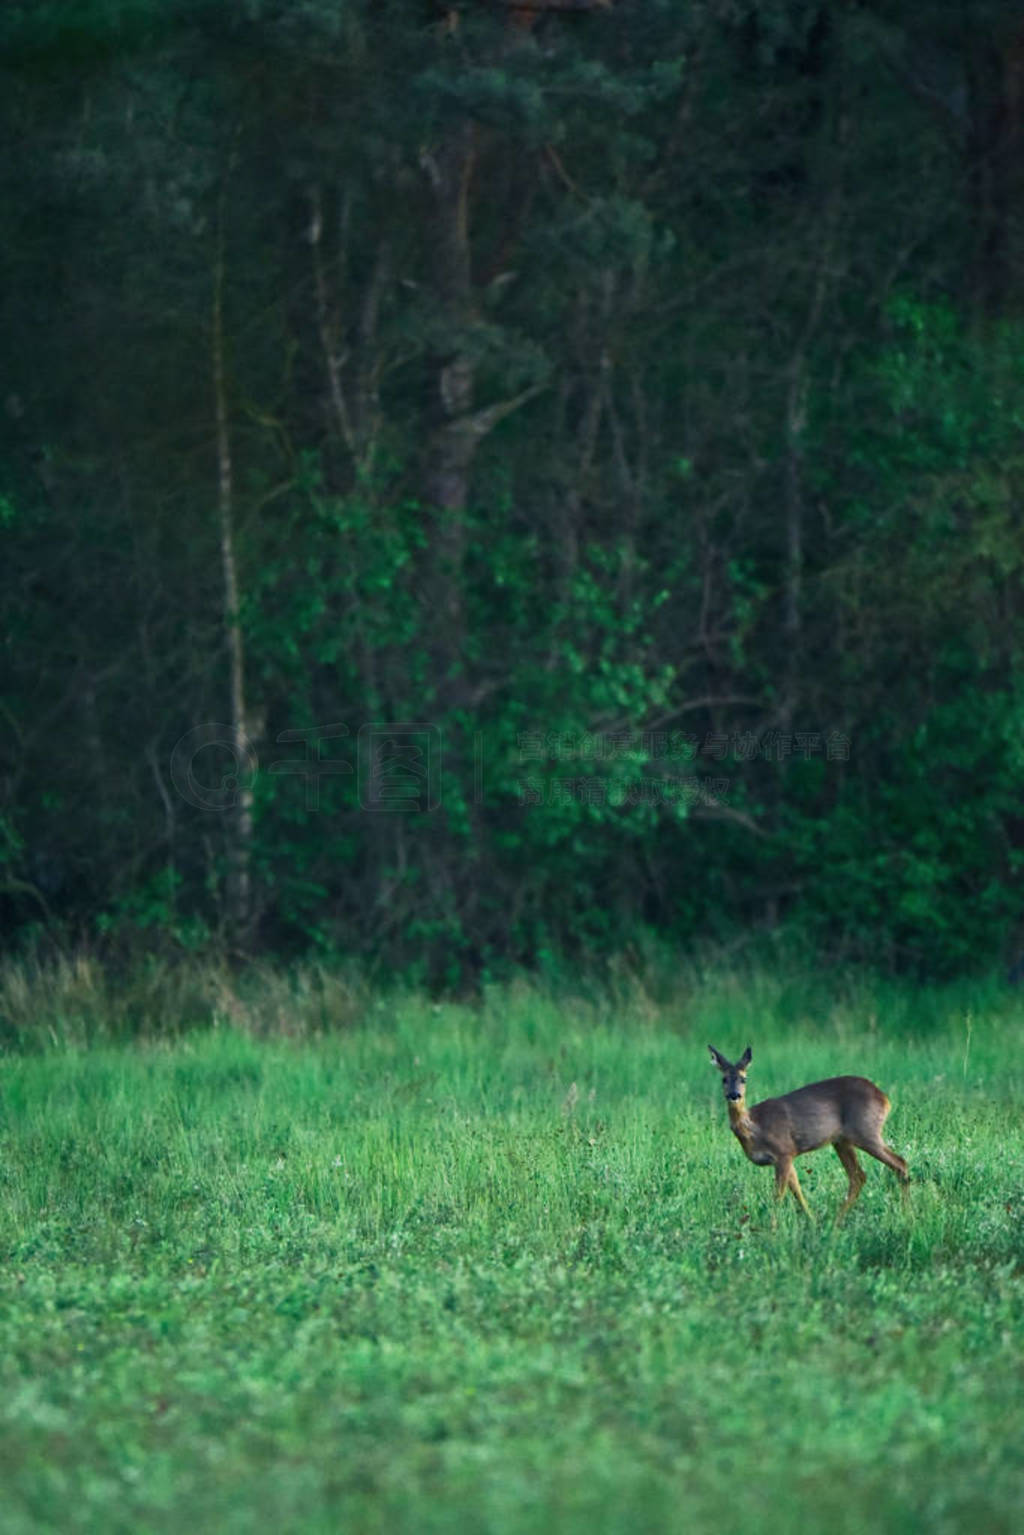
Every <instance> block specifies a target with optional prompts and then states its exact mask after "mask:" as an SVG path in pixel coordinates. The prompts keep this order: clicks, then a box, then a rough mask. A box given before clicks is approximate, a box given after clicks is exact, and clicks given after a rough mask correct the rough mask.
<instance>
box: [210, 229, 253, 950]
mask: <svg viewBox="0 0 1024 1535" xmlns="http://www.w3.org/2000/svg"><path fill="white" fill-rule="evenodd" d="M223 300H224V220H223V207H222V208H221V217H220V229H219V231H218V249H217V257H216V265H215V269H214V283H213V336H212V353H213V356H212V363H213V396H214V412H215V418H216V437H217V511H218V519H219V523H220V561H221V577H222V580H223V592H224V598H223V601H224V635H225V640H226V644H227V652H228V672H229V708H230V721H231V751H232V754H233V756H234V759H235V773H236V775H237V788H236V792H235V802H234V804H233V806H232V807H231V808H230V810H229V811H228V817H229V819H228V834H227V851H228V879H227V918H228V925H229V928H230V930H231V934H232V937H233V938H234V940H235V941H236V942H238V941H242V940H244V938H245V936H246V933H247V930H248V927H249V924H250V921H251V917H252V878H251V867H252V836H253V792H252V784H251V781H250V776H249V771H248V764H249V755H250V753H249V740H248V735H247V732H246V707H245V646H244V640H243V636H242V625H241V621H240V618H239V602H238V560H237V555H236V551H235V507H234V466H233V463H232V458H231V437H230V433H229V431H228V409H227V390H226V386H225V378H224V302H223Z"/></svg>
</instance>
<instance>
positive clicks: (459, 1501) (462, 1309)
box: [0, 975, 1024, 1535]
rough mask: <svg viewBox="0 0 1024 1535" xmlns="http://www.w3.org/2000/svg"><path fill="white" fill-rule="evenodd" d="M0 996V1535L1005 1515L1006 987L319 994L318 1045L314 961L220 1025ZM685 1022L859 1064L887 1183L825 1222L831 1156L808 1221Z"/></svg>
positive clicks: (702, 1030) (1023, 1460)
mask: <svg viewBox="0 0 1024 1535" xmlns="http://www.w3.org/2000/svg"><path fill="white" fill-rule="evenodd" d="M79 980H81V978H79ZM12 984H13V983H11V982H10V977H8V987H7V991H6V993H4V992H0V1012H2V1011H3V1002H4V997H6V1008H7V1011H6V1019H7V1025H6V1026H7V1037H8V1038H17V1039H18V1040H19V1041H20V1045H21V1046H22V1048H21V1049H19V1050H17V1051H12V1052H10V1053H8V1054H7V1056H6V1057H5V1058H4V1060H3V1062H2V1064H0V1088H2V1095H0V1180H2V1181H0V1192H2V1199H0V1254H2V1263H0V1531H2V1532H3V1535H23V1532H29V1531H33V1532H34V1531H45V1530H60V1531H62V1532H64V1531H78V1530H82V1531H85V1530H88V1531H94V1530H95V1531H103V1532H105V1535H106V1532H117V1531H125V1532H128V1531H131V1532H133V1535H137V1532H146V1531H154V1532H161V1531H179V1530H181V1531H185V1530H204V1531H208V1530H216V1531H218V1532H221V1531H224V1532H233V1531H257V1530H266V1529H285V1530H289V1531H293V1530H294V1531H302V1532H307V1531H308V1532H319V1531H325V1532H326V1531H338V1530H344V1531H346V1532H347V1535H348V1532H361V1531H368V1532H370V1531H373V1532H377V1531H379V1532H380V1535H385V1532H387V1535H396V1532H398V1535H401V1532H406V1531H407V1532H416V1535H421V1532H427V1535H429V1532H433V1531H441V1530H453V1531H455V1530H458V1531H467V1532H470V1535H473V1532H501V1535H505V1532H509V1535H516V1532H545V1535H547V1532H568V1531H576V1530H579V1531H581V1532H582V1531H584V1530H587V1531H597V1532H618V1531H623V1532H625V1531H627V1530H628V1531H637V1530H639V1531H644V1532H660V1531H704V1530H707V1531H709V1532H713V1535H729V1532H731V1531H736V1532H737V1535H738V1532H740V1531H742V1532H744V1535H758V1532H761V1531H763V1532H765V1535H768V1532H769V1531H770V1532H774V1535H787V1532H789V1531H793V1532H796V1531H798V1530H799V1531H810V1532H816V1531H821V1532H826V1531H827V1532H829V1535H848V1532H849V1535H853V1532H872V1535H875V1532H879V1531H882V1532H884V1531H890V1530H891V1531H893V1532H895V1531H900V1532H905V1531H907V1530H922V1531H924V1530H927V1531H928V1532H929V1535H935V1532H943V1531H971V1532H975V1531H977V1532H986V1535H988V1532H999V1531H1006V1532H1010V1531H1011V1530H1016V1529H1018V1528H1019V1526H1020V1517H1021V1514H1020V1511H1021V1508H1022V1507H1024V1448H1022V1447H1024V1355H1022V1349H1021V1342H1022V1337H1024V1332H1022V1321H1024V1237H1022V1226H1021V1217H1022V1212H1024V1173H1022V1162H1021V1125H1022V1122H1024V1120H1022V1109H1024V1075H1022V1071H1021V1068H1020V1066H1019V1065H1018V1058H1019V1055H1020V1044H1021V1040H1022V1022H1024V1006H1022V1004H1021V1003H1020V1002H1018V1001H1017V1000H1015V999H1014V998H1013V997H1012V996H1009V995H1008V994H1004V993H1001V992H999V991H998V990H997V989H990V990H989V991H988V992H987V993H985V992H981V993H978V992H976V993H975V994H974V995H973V996H971V997H968V996H967V995H966V994H961V993H953V992H941V993H940V992H930V993H927V994H918V995H915V994H914V992H913V991H912V990H909V989H908V990H905V991H900V990H897V989H893V988H891V987H890V988H884V987H872V986H871V985H870V984H868V983H866V982H865V983H861V984H859V985H853V984H852V983H847V984H845V985H844V986H842V987H839V986H833V987H832V988H829V987H827V986H824V985H821V986H817V987H814V988H808V987H806V986H803V987H801V986H796V985H788V984H786V983H785V982H784V981H781V980H772V979H770V978H768V979H766V978H764V977H757V976H748V977H746V978H744V979H742V980H741V979H739V978H735V979H728V978H724V977H721V976H719V977H712V978H710V979H709V980H707V981H706V982H704V983H698V982H696V981H694V982H693V983H692V984H691V985H689V986H688V987H685V988H681V989H680V992H679V995H678V996H677V998H675V999H674V1000H665V999H663V1000H662V1001H660V1002H659V1001H657V1000H652V999H651V998H650V997H649V996H648V995H647V994H646V993H645V992H644V991H643V990H642V989H641V988H640V987H639V986H633V987H629V986H626V985H623V986H622V987H621V988H620V995H618V996H617V997H615V996H612V995H609V996H608V997H606V998H604V999H603V1000H602V998H601V997H599V996H595V997H591V998H590V999H589V1000H580V999H575V1000H574V999H572V998H570V997H563V998H561V999H556V998H552V997H550V996H543V995H539V994H537V993H536V992H533V991H531V990H529V989H528V988H526V987H520V988H515V987H513V988H509V989H507V990H504V991H501V992H495V993H494V994H492V995H490V996H488V997H487V998H486V999H485V1001H484V1003H483V1004H482V1005H481V1006H480V1007H478V1008H468V1007H457V1006H443V1007H437V1006H432V1005H430V1004H429V1003H426V1002H424V1001H422V1000H418V999H416V998H393V999H390V1000H389V999H387V998H381V997H377V998H374V997H372V996H369V995H362V994H359V995H358V996H357V995H356V993H355V992H353V991H352V990H351V988H349V989H347V990H346V991H345V996H346V997H347V998H348V1002H347V1003H346V1009H347V1010H344V1016H343V1017H342V1019H341V1021H342V1022H343V1024H344V1027H343V1028H342V1029H340V1030H339V1031H337V1032H334V1033H331V1032H329V1025H330V1024H331V1022H332V1021H333V1020H332V1018H331V1016H330V1014H331V1011H332V1009H334V1008H335V1007H336V1006H337V1007H339V1008H340V1004H339V1003H338V998H337V997H333V999H332V996H331V994H330V993H329V990H328V987H327V979H326V978H325V977H324V976H320V977H319V978H316V977H313V978H312V979H311V978H310V976H309V975H307V976H306V977H305V979H299V980H296V979H294V978H293V979H292V981H290V982H289V981H287V980H285V979H283V978H278V979H276V980H274V979H272V978H270V977H267V976H264V977H262V978H261V980H260V983H259V986H258V987H257V985H256V982H255V981H253V982H252V987H253V990H252V992H251V994H250V995H249V997H248V999H247V998H246V995H245V987H244V985H243V986H242V987H240V988H237V989H236V991H235V992H234V993H232V994H231V999H230V1005H229V999H228V995H227V993H226V992H225V994H224V996H223V997H222V999H221V1002H222V1004H223V1005H222V1006H221V1004H218V1006H220V1016H224V1017H231V1018H232V1019H233V1026H232V1027H228V1026H223V1027H218V1028H215V1029H213V1030H205V1031H193V1032H191V1033H188V1032H185V1033H182V1034H180V1035H179V1036H178V1037H171V1038H168V1039H166V1040H164V1041H161V1040H160V1039H158V1038H156V1037H154V1036H153V1035H152V1033H150V1035H149V1036H148V1037H141V1038H139V1039H137V1040H135V1041H134V1042H128V1043H123V1042H121V1043H118V1042H106V1043H105V1042H103V1041H102V1040H100V1041H99V1042H96V1041H95V1040H94V1041H93V1043H91V1044H89V1045H86V1044H85V1043H84V1042H82V1041H84V1038H85V1035H86V1034H87V1033H88V1032H89V1031H88V1029H87V1028H86V1026H85V1025H84V1024H83V1023H82V1015H81V1013H80V1012H79V1013H78V1014H75V1013H74V1009H73V1008H72V1009H71V1012H69V1011H68V1007H69V1006H70V1004H67V1000H66V997H65V1003H64V1004H61V1005H62V1006H64V1012H61V1009H60V1007H59V1006H58V1000H59V998H58V996H57V993H56V992H55V993H53V994H44V992H43V990H42V989H39V990H37V995H38V996H39V999H40V1000H39V1016H38V1019H37V1026H36V1030H35V1034H34V1035H33V1033H32V1031H31V1028H30V1021H31V1020H30V1014H31V1007H30V1005H29V996H30V993H29V992H26V993H25V996H24V997H23V998H22V1002H23V1003H24V1009H23V1013H18V1014H17V1016H15V1012H16V1007H17V1006H21V1003H19V1002H18V1001H17V998H16V997H14V993H13V992H12V990H11V985H12ZM69 984H71V983H69ZM74 984H78V983H77V982H75V983H74ZM225 984H226V983H225ZM62 985H63V983H62ZM289 987H290V995H291V1003H290V1004H289V1001H288V996H289ZM275 988H276V989H275ZM16 989H17V988H16V987H15V991H16ZM30 990H31V989H30ZM66 990H67V987H64V988H63V990H61V988H58V991H59V992H60V995H61V996H63V995H64V993H65V991H66ZM12 997H14V1000H12ZM317 998H319V1000H318V1001H317ZM968 1007H970V1009H971V1013H970V1027H969V1029H968V1024H967V1009H968ZM289 1008H290V1011H289ZM261 1009H264V1010H265V1011H261ZM76 1018H77V1020H78V1021H77V1022H76V1021H75V1020H76ZM122 1021H123V1020H122ZM187 1021H189V1020H187V1019H181V1018H179V1019H169V1020H167V1023H168V1026H169V1027H170V1028H173V1026H175V1025H179V1026H180V1025H181V1024H183V1023H184V1022H187ZM285 1026H291V1027H292V1028H293V1029H294V1031H295V1037H291V1038H289V1037H285V1036H283V1035H282V1034H281V1032H280V1029H281V1028H282V1027H285ZM261 1030H262V1034H261V1033H260V1032H259V1031H261ZM93 1032H95V1030H93ZM707 1039H710V1040H711V1041H712V1042H713V1043H715V1044H716V1045H718V1046H719V1048H720V1049H722V1050H724V1051H725V1052H726V1053H729V1052H734V1053H738V1052H739V1050H740V1049H741V1048H742V1047H743V1045H745V1044H747V1043H748V1042H749V1043H751V1044H752V1045H753V1048H754V1061H753V1065H752V1068H751V1077H750V1093H751V1098H752V1099H756V1098H757V1097H760V1096H766V1095H768V1094H770V1093H773V1092H782V1091H785V1090H786V1089H787V1088H790V1087H794V1086H796V1085H798V1084H799V1083H801V1082H803V1081H809V1080H813V1079H814V1078H815V1077H817V1076H822V1075H829V1074H832V1073H837V1072H843V1071H855V1072H863V1073H865V1074H866V1075H869V1076H871V1077H872V1078H874V1079H875V1080H876V1081H877V1082H879V1084H880V1085H881V1086H883V1087H884V1088H885V1089H886V1091H887V1092H888V1093H889V1095H890V1096H891V1098H892V1099H893V1104H894V1109H893V1113H892V1116H891V1118H890V1120H889V1124H888V1127H887V1134H888V1137H889V1139H890V1141H891V1142H892V1144H893V1145H894V1146H895V1147H896V1149H897V1150H899V1151H900V1152H901V1153H902V1154H903V1155H905V1156H906V1158H907V1160H908V1161H909V1163H910V1167H911V1172H912V1174H913V1176H914V1178H915V1183H914V1186H913V1188H912V1190H911V1194H910V1198H909V1200H908V1201H907V1202H906V1204H905V1203H904V1202H903V1201H902V1200H901V1198H900V1195H899V1191H898V1185H897V1183H896V1180H895V1179H894V1178H893V1176H892V1175H891V1174H890V1173H889V1172H888V1171H887V1170H886V1169H885V1168H883V1167H881V1166H880V1165H879V1164H877V1163H875V1162H872V1161H870V1160H869V1159H867V1158H865V1159H864V1161H865V1165H866V1167H867V1171H868V1185H867V1187H866V1189H865V1191H864V1194H863V1196H862V1197H861V1200H860V1202H859V1204H858V1205H857V1206H856V1208H855V1209H854V1210H853V1211H852V1212H851V1215H850V1216H849V1218H848V1220H847V1222H846V1223H845V1224H844V1225H843V1226H841V1227H839V1228H836V1227H835V1226H834V1225H833V1224H832V1222H831V1220H830V1218H829V1217H830V1216H831V1214H832V1213H833V1212H834V1211H835V1209H836V1208H837V1206H838V1204H839V1203H840V1200H841V1198H842V1194H843V1191H844V1189H845V1179H844V1177H843V1174H842V1170H841V1168H840V1165H839V1162H838V1159H837V1158H836V1157H835V1156H834V1154H833V1153H831V1152H830V1151H823V1152H819V1153H818V1154H817V1155H815V1156H812V1157H809V1158H804V1159H802V1161H801V1162H800V1164H799V1167H800V1176H801V1181H802V1182H803V1185H804V1189H805V1192H806V1194H807V1198H808V1200H809V1202H810V1204H811V1205H812V1207H813V1208H814V1210H815V1212H816V1213H817V1215H818V1220H817V1221H816V1223H815V1224H813V1225H810V1224H808V1223H806V1222H804V1221H803V1220H802V1219H801V1217H800V1215H799V1212H798V1211H797V1209H796V1207H795V1205H793V1203H792V1201H790V1202H789V1203H788V1204H787V1205H786V1206H785V1207H783V1208H782V1209H781V1210H780V1211H778V1212H776V1211H775V1209H774V1205H773V1201H772V1197H771V1191H772V1178H771V1173H770V1171H769V1170H765V1169H759V1168H755V1167H753V1166H752V1165H751V1164H749V1163H748V1162H746V1161H745V1160H744V1158H743V1156H742V1154H741V1152H740V1149H739V1147H738V1146H737V1144H736V1143H735V1141H734V1140H733V1138H732V1136H731V1135H730V1134H729V1131H728V1126H727V1122H726V1114H725V1107H724V1104H723V1103H722V1101H721V1092H720V1087H719V1083H718V1077H717V1074H716V1073H715V1072H714V1071H713V1070H712V1069H711V1067H710V1064H709V1063H708V1060H707V1051H706V1048H705V1044H706V1040H707ZM69 1040H70V1041H75V1040H79V1041H80V1042H79V1043H68V1041H69ZM34 1041H35V1043H36V1044H37V1045H38V1044H39V1042H42V1043H44V1044H46V1047H45V1048H32V1046H33V1042H34ZM46 1042H49V1043H46ZM573 1084H575V1087H574V1086H573ZM776 1215H777V1219H776Z"/></svg>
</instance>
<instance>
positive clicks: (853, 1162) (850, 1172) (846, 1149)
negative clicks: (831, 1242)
mask: <svg viewBox="0 0 1024 1535" xmlns="http://www.w3.org/2000/svg"><path fill="white" fill-rule="evenodd" d="M835 1145H836V1156H837V1157H838V1158H839V1160H840V1162H842V1164H843V1166H844V1168H845V1169H846V1176H847V1178H848V1179H849V1180H850V1186H849V1188H848V1189H847V1191H846V1198H845V1199H844V1200H843V1202H842V1204H841V1205H840V1207H839V1213H838V1215H837V1216H836V1220H837V1221H841V1220H842V1218H843V1216H844V1215H845V1214H846V1212H847V1210H848V1209H849V1208H850V1206H851V1205H852V1204H853V1203H854V1202H855V1201H856V1199H857V1198H858V1196H859V1195H860V1191H861V1189H862V1188H863V1187H864V1185H865V1183H867V1181H868V1179H867V1174H866V1173H865V1171H864V1169H863V1167H861V1165H860V1163H859V1162H858V1161H857V1153H856V1152H855V1151H854V1149H853V1145H852V1144H851V1142H850V1141H836V1143H835Z"/></svg>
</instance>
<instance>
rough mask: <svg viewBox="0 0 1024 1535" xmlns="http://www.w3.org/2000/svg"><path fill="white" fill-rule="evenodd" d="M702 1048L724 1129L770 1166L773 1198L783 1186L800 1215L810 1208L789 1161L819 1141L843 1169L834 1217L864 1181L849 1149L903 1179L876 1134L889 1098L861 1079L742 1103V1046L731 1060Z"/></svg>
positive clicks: (898, 1160) (901, 1168) (898, 1162)
mask: <svg viewBox="0 0 1024 1535" xmlns="http://www.w3.org/2000/svg"><path fill="white" fill-rule="evenodd" d="M708 1049H709V1050H710V1051H711V1058H712V1060H713V1062H714V1064H715V1065H716V1066H717V1068H718V1070H719V1071H720V1072H721V1073H722V1087H723V1090H724V1092H725V1097H726V1105H727V1107H728V1110H729V1123H730V1125H731V1127H732V1132H733V1134H734V1135H735V1136H736V1138H737V1140H738V1141H739V1143H740V1145H741V1146H742V1147H743V1150H744V1152H745V1153H746V1155H747V1156H748V1157H749V1158H750V1160H751V1161H752V1162H754V1163H756V1164H757V1165H758V1166H759V1167H774V1168H775V1192H776V1195H777V1196H778V1198H779V1199H782V1198H784V1197H785V1194H786V1192H787V1190H788V1191H789V1192H791V1193H792V1194H793V1197H794V1198H795V1199H796V1201H797V1203H798V1204H799V1205H800V1208H801V1209H802V1210H803V1211H804V1212H805V1213H806V1214H808V1215H809V1214H810V1213H811V1212H810V1209H809V1208H808V1205H807V1201H806V1200H805V1199H804V1194H803V1190H802V1189H801V1187H800V1183H799V1180H798V1179H797V1175H796V1169H795V1168H794V1166H793V1161H794V1158H796V1157H799V1156H803V1155H804V1153H805V1152H808V1151H817V1149H818V1148H819V1146H834V1147H835V1149H836V1155H837V1156H838V1157H839V1160H840V1162H842V1164H843V1167H844V1168H845V1170H846V1176H847V1179H848V1184H849V1186H848V1188H847V1193H846V1198H845V1200H844V1201H843V1204H842V1206H841V1208H840V1210H839V1216H838V1218H840V1219H841V1218H842V1216H844V1215H845V1214H846V1212H847V1210H848V1209H849V1208H850V1206H851V1205H852V1204H853V1203H854V1201H855V1200H856V1199H857V1197H858V1195H859V1194H860V1191H861V1189H862V1188H863V1187H864V1184H865V1183H866V1182H867V1178H866V1176H865V1173H864V1170H863V1168H862V1167H861V1165H860V1163H859V1162H858V1161H857V1153H856V1151H855V1149H854V1148H855V1147H859V1148H860V1150H861V1151H866V1152H867V1154H868V1156H871V1157H876V1158H877V1159H878V1161H879V1162H884V1163H885V1165H886V1166H887V1167H891V1168H892V1170H893V1172H894V1173H896V1175H897V1177H898V1178H899V1180H900V1182H901V1183H902V1184H904V1185H906V1184H907V1183H908V1182H909V1181H910V1175H909V1173H908V1171H907V1164H906V1162H905V1161H904V1160H903V1158H902V1157H901V1156H898V1155H897V1153H896V1152H895V1151H893V1150H892V1148H891V1146H887V1145H886V1144H885V1142H884V1140H883V1139H882V1126H883V1124H884V1123H885V1120H886V1116H887V1115H888V1113H889V1109H890V1107H891V1105H890V1103H889V1100H888V1098H887V1097H886V1096H885V1094H884V1093H883V1092H882V1090H881V1088H878V1087H876V1086H875V1084H874V1083H873V1082H869V1081H868V1079H867V1077H829V1078H828V1079H827V1080H826V1081H824V1082H811V1083H809V1084H808V1085H807V1086H806V1087H798V1088H796V1090H795V1091H794V1092H791V1093H785V1094H784V1095H783V1096H782V1097H781V1098H765V1099H763V1101H762V1102H761V1103H755V1104H754V1105H753V1106H752V1107H751V1108H748V1107H747V1101H746V1068H747V1066H748V1065H749V1063H750V1057H751V1052H750V1050H749V1049H747V1050H746V1051H745V1052H744V1054H743V1055H742V1056H741V1058H740V1060H739V1062H738V1063H737V1064H736V1065H733V1064H732V1062H731V1061H727V1060H726V1059H725V1057H724V1056H723V1055H719V1053H718V1051H717V1050H716V1049H714V1047H713V1046H711V1045H709V1046H708Z"/></svg>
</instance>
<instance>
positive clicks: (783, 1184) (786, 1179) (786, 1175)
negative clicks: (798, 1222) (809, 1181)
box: [775, 1157, 811, 1215]
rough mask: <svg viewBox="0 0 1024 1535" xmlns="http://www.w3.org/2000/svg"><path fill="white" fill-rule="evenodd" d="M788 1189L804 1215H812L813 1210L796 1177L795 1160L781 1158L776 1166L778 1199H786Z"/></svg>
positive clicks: (776, 1194)
mask: <svg viewBox="0 0 1024 1535" xmlns="http://www.w3.org/2000/svg"><path fill="white" fill-rule="evenodd" d="M787 1189H788V1190H791V1191H792V1194H793V1198H794V1199H795V1200H796V1202H797V1204H798V1205H799V1206H800V1208H801V1210H802V1211H803V1212H804V1214H805V1215H810V1213H811V1209H810V1206H809V1205H808V1203H807V1201H806V1199H805V1198H804V1191H803V1189H802V1188H801V1187H800V1180H799V1178H798V1177H797V1175H796V1168H795V1167H794V1166H793V1158H792V1157H780V1158H779V1159H778V1161H777V1162H776V1164H775V1197H776V1199H779V1200H782V1199H785V1197H786V1191H787Z"/></svg>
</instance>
